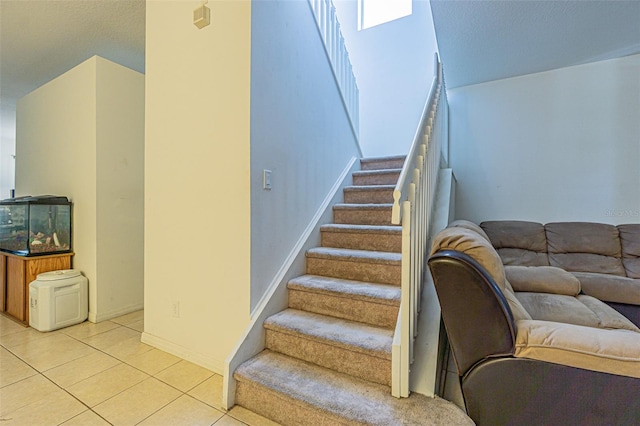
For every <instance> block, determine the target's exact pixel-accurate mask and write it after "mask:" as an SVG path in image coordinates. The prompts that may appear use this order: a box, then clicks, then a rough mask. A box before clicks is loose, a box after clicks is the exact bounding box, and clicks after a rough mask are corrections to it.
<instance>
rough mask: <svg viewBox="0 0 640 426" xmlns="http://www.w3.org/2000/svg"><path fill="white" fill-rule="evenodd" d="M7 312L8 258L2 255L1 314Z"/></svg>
mask: <svg viewBox="0 0 640 426" xmlns="http://www.w3.org/2000/svg"><path fill="white" fill-rule="evenodd" d="M6 310H7V256H5V255H4V254H0V312H4V311H6Z"/></svg>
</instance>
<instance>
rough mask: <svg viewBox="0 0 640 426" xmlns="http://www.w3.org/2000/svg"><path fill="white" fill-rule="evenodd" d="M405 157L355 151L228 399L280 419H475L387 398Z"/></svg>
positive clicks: (440, 404)
mask: <svg viewBox="0 0 640 426" xmlns="http://www.w3.org/2000/svg"><path fill="white" fill-rule="evenodd" d="M403 163H404V157H385V158H378V159H362V160H361V169H362V170H361V171H357V172H354V173H353V186H349V187H346V188H345V189H344V204H337V205H335V206H334V208H333V211H334V224H331V225H324V226H323V227H322V228H321V235H322V247H318V248H314V249H311V250H309V251H308V252H307V253H306V256H307V275H303V276H301V277H298V278H295V279H293V280H291V281H290V282H289V283H288V291H289V308H288V309H286V310H284V311H282V312H280V313H278V314H276V315H273V316H271V317H269V318H268V319H267V320H266V321H265V323H264V328H265V330H266V349H265V350H264V351H263V352H261V353H260V354H258V355H257V356H256V357H254V358H252V359H250V360H249V361H247V362H245V363H244V364H242V365H241V366H240V367H238V369H237V370H236V371H235V373H234V377H235V379H236V380H237V390H236V404H238V405H241V406H243V407H245V408H247V409H249V410H252V411H254V412H256V413H258V414H261V415H263V416H265V417H267V418H269V419H272V420H274V421H276V422H278V423H281V424H283V425H348V424H375V425H400V424H402V425H426V424H443V425H444V424H446V425H456V424H473V422H471V420H470V419H468V417H466V415H464V413H462V411H460V410H459V409H458V408H457V407H456V406H455V405H453V404H451V403H449V402H447V401H445V400H442V399H440V398H428V397H424V396H422V395H417V394H413V395H411V397H410V398H404V399H396V398H394V397H392V396H391V388H390V386H391V344H392V339H393V330H394V328H395V325H396V321H397V317H398V309H399V306H400V287H399V286H400V259H401V255H400V246H401V238H402V236H401V228H400V227H399V226H392V225H391V206H392V204H391V203H392V202H393V195H392V194H393V189H394V186H395V183H396V181H397V180H398V176H399V174H400V169H401V168H402V165H403Z"/></svg>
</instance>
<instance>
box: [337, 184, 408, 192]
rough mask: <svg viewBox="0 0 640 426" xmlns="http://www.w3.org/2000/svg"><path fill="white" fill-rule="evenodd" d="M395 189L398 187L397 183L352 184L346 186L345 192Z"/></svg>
mask: <svg viewBox="0 0 640 426" xmlns="http://www.w3.org/2000/svg"><path fill="white" fill-rule="evenodd" d="M394 189H396V186H395V185H351V186H345V187H344V191H345V192H352V191H371V192H377V191H393V190H394Z"/></svg>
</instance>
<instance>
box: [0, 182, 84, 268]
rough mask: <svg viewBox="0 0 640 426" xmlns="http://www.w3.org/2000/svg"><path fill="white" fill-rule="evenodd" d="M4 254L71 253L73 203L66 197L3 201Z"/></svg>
mask: <svg viewBox="0 0 640 426" xmlns="http://www.w3.org/2000/svg"><path fill="white" fill-rule="evenodd" d="M0 250H2V251H5V252H9V253H14V254H19V255H22V256H38V255H45V254H53V253H67V252H70V251H71V202H70V201H69V200H68V199H67V198H66V197H57V196H53V195H43V196H39V197H31V196H28V197H18V198H8V199H6V200H2V201H0Z"/></svg>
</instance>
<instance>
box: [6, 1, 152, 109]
mask: <svg viewBox="0 0 640 426" xmlns="http://www.w3.org/2000/svg"><path fill="white" fill-rule="evenodd" d="M144 36H145V1H144V0H0V97H1V101H2V104H3V105H8V106H11V105H13V106H14V107H15V102H16V100H17V99H19V98H21V97H23V96H24V95H26V94H28V93H29V92H31V91H33V90H34V89H36V88H38V87H39V86H41V85H43V84H44V83H46V82H48V81H50V80H52V79H53V78H55V77H57V76H59V75H60V74H63V73H64V72H66V71H68V70H69V69H71V68H73V67H74V66H76V65H78V64H79V63H81V62H83V61H85V60H86V59H88V58H90V57H92V56H94V55H100V56H102V57H104V58H106V59H110V60H112V61H114V62H117V63H120V64H121V65H124V66H126V67H129V68H132V69H134V70H137V71H140V72H144Z"/></svg>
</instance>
